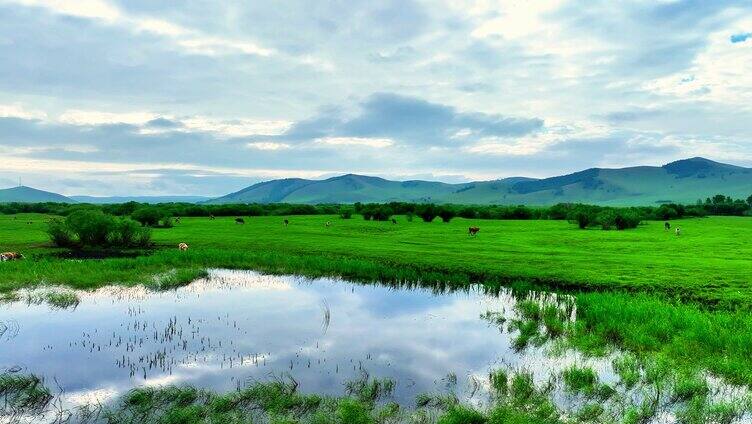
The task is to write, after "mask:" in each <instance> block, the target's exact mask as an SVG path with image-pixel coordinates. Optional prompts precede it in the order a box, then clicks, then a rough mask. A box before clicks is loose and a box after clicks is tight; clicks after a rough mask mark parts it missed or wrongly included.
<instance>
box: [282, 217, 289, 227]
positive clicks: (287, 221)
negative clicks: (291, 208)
mask: <svg viewBox="0 0 752 424" xmlns="http://www.w3.org/2000/svg"><path fill="white" fill-rule="evenodd" d="M282 222H283V223H284V224H285V227H287V226H288V225H290V221H289V220H287V219H286V220H284V221H282Z"/></svg>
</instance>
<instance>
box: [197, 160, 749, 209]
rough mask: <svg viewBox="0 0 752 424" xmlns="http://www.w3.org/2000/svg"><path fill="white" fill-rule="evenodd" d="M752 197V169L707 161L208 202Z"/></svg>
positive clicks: (325, 188) (364, 183) (314, 183)
mask: <svg viewBox="0 0 752 424" xmlns="http://www.w3.org/2000/svg"><path fill="white" fill-rule="evenodd" d="M719 193H721V194H726V195H730V196H732V197H735V198H745V199H746V198H747V196H749V195H750V194H752V169H750V168H743V167H739V166H734V165H728V164H724V163H719V162H714V161H711V160H708V159H704V158H691V159H684V160H679V161H676V162H672V163H669V164H666V165H664V166H660V167H657V166H638V167H631V168H620V169H606V168H591V169H586V170H584V171H579V172H575V173H572V174H568V175H561V176H555V177H550V178H543V179H534V178H524V177H515V178H507V179H503V180H495V181H477V182H471V183H462V184H447V183H441V182H433V181H419V180H413V181H390V180H386V179H383V178H377V177H367V176H362V175H353V174H348V175H343V176H339V177H334V178H328V179H325V180H305V179H299V178H292V179H284V180H273V181H267V182H263V183H258V184H255V185H252V186H250V187H247V188H245V189H243V190H241V191H238V192H236V193H232V194H228V195H227V196H223V197H220V198H218V199H213V200H211V201H209V202H208V203H269V202H286V203H312V204H313V203H354V202H389V201H408V202H436V203H465V204H471V203H473V204H528V205H550V204H555V203H560V202H584V203H593V204H602V205H655V204H659V203H664V202H681V203H693V202H695V201H696V200H697V199H700V198H702V199H704V198H706V197H710V196H713V195H714V194H719Z"/></svg>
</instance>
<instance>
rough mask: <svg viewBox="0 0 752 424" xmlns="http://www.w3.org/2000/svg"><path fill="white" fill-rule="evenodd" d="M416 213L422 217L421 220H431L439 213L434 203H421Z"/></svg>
mask: <svg viewBox="0 0 752 424" xmlns="http://www.w3.org/2000/svg"><path fill="white" fill-rule="evenodd" d="M418 215H419V216H420V217H421V219H423V222H433V220H434V219H436V217H437V216H438V215H439V213H438V210H437V208H436V206H434V205H430V204H429V205H422V206H421V207H420V208H419V209H418Z"/></svg>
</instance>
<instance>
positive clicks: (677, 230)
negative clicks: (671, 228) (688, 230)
mask: <svg viewBox="0 0 752 424" xmlns="http://www.w3.org/2000/svg"><path fill="white" fill-rule="evenodd" d="M680 235H681V230H680V229H679V227H676V236H677V237H678V236H680Z"/></svg>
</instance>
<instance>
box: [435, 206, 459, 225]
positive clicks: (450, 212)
mask: <svg viewBox="0 0 752 424" xmlns="http://www.w3.org/2000/svg"><path fill="white" fill-rule="evenodd" d="M439 216H440V217H441V220H442V221H444V222H446V223H448V222H449V221H451V220H452V218H454V217H455V216H457V212H455V211H454V209H452V208H449V207H443V208H441V210H440V211H439Z"/></svg>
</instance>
